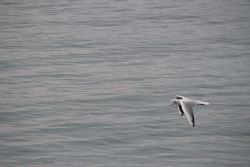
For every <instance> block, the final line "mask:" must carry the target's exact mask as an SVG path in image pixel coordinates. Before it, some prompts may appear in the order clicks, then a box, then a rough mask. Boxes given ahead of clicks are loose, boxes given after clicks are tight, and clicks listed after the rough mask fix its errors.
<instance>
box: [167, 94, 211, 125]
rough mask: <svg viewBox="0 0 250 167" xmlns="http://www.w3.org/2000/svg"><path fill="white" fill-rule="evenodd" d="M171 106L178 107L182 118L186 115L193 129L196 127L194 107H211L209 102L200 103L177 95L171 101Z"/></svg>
mask: <svg viewBox="0 0 250 167" xmlns="http://www.w3.org/2000/svg"><path fill="white" fill-rule="evenodd" d="M170 105H176V106H177V109H178V112H179V114H180V115H181V116H183V115H184V114H185V115H186V117H187V119H188V122H189V124H190V125H192V126H193V127H194V126H195V122H194V112H193V106H194V105H209V102H204V101H199V100H195V99H191V98H187V97H184V96H179V95H177V96H176V97H175V99H173V100H171V101H170Z"/></svg>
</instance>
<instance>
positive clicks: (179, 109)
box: [177, 104, 184, 116]
mask: <svg viewBox="0 0 250 167" xmlns="http://www.w3.org/2000/svg"><path fill="white" fill-rule="evenodd" d="M177 109H178V112H179V114H180V116H183V114H184V112H183V109H182V107H181V105H179V104H177Z"/></svg>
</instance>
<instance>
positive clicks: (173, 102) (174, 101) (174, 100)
mask: <svg viewBox="0 0 250 167" xmlns="http://www.w3.org/2000/svg"><path fill="white" fill-rule="evenodd" d="M176 104H177V100H176V99H173V100H171V101H170V103H169V106H170V105H176Z"/></svg>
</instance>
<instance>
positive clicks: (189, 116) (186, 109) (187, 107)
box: [180, 100, 195, 127]
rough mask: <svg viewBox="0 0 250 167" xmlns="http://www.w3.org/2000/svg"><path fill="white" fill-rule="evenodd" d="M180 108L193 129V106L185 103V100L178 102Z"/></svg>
mask: <svg viewBox="0 0 250 167" xmlns="http://www.w3.org/2000/svg"><path fill="white" fill-rule="evenodd" d="M180 103H181V107H182V109H183V112H184V113H185V115H186V117H187V119H188V122H189V123H190V124H191V125H192V126H193V127H194V126H195V123H194V113H193V104H192V103H189V102H186V101H185V100H180Z"/></svg>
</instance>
